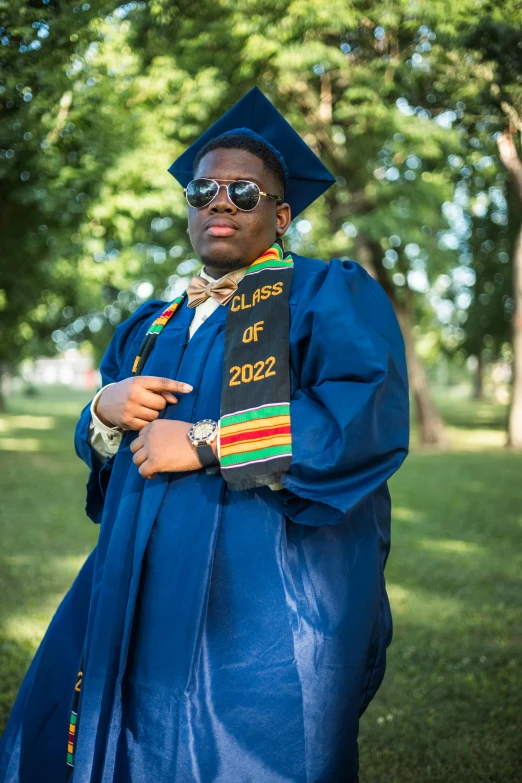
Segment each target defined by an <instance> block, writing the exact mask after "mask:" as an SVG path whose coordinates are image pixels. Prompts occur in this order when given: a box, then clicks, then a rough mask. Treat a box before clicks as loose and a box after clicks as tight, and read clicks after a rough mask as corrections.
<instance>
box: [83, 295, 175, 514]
mask: <svg viewBox="0 0 522 783" xmlns="http://www.w3.org/2000/svg"><path fill="white" fill-rule="evenodd" d="M162 306H163V307H165V302H161V301H159V300H155V299H153V300H151V301H149V302H145V303H144V304H143V305H141V306H140V307H138V309H137V310H136V311H135V312H134V313H133V314H132V315H131V316H130V317H129V318H127V320H126V321H124V322H123V323H122V324H118V326H117V327H116V330H115V333H114V335H113V337H112V340H111V342H110V343H109V347H108V348H107V350H106V351H105V354H104V355H103V359H102V360H101V364H100V373H101V378H102V387H103V386H106V385H107V384H108V383H117V382H118V381H121V380H123V379H124V378H127V377H129V376H130V374H131V369H132V361H133V360H134V356H132V357H131V356H130V353H132V351H131V349H134V348H135V349H136V352H137V351H138V349H139V343H140V341H141V340H142V339H143V336H144V334H145V332H146V330H147V328H148V326H149V324H150V322H151V321H152V320H153V319H154V316H155V315H157V313H158V310H160V309H161V307H162ZM129 362H130V363H129ZM90 424H91V403H90V402H89V403H88V404H87V405H86V406H85V408H84V409H83V410H82V412H81V414H80V419H79V421H78V424H77V425H76V431H75V433H74V447H75V450H76V454H77V455H78V456H79V457H80V459H82V460H83V461H84V462H85V463H86V465H87V467H88V468H89V471H90V473H89V478H88V481H87V502H86V506H85V511H86V514H87V516H88V517H89V518H90V519H92V521H93V522H97V523H99V522H100V521H101V516H102V512H103V502H104V499H105V493H106V490H107V486H108V483H109V479H110V475H111V470H112V465H113V462H114V456H115V455H113V456H112V457H107V458H105V459H104V458H103V456H102V455H100V454H99V453H98V452H97V451H96V449H94V448H93V446H92V445H91V443H90V438H89V426H90Z"/></svg>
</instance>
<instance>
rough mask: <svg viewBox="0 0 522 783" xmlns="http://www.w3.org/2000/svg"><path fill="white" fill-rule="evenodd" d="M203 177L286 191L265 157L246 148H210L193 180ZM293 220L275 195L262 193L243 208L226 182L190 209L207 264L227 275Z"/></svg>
mask: <svg viewBox="0 0 522 783" xmlns="http://www.w3.org/2000/svg"><path fill="white" fill-rule="evenodd" d="M200 177H208V178H209V179H215V180H217V181H218V182H219V183H220V184H221V181H222V180H232V179H248V180H251V181H252V182H255V183H256V184H257V185H258V186H259V188H260V190H262V191H264V192H265V193H271V194H272V195H275V196H281V197H282V195H283V194H282V192H281V186H280V185H279V184H278V182H277V179H276V178H275V176H274V175H273V174H272V173H271V172H270V171H269V170H268V169H267V168H266V167H265V164H264V163H263V161H262V160H261V159H260V158H258V157H257V156H256V155H253V154H252V153H251V152H247V151H246V150H228V149H216V150H212V152H208V153H207V154H206V155H204V156H203V158H201V160H200V162H199V164H198V166H197V169H196V170H195V171H194V179H196V178H200ZM225 184H226V183H225ZM290 219H291V217H290V207H289V205H288V204H280V205H279V206H277V204H276V202H275V201H274V200H273V199H271V198H266V197H264V196H261V199H260V201H259V204H258V205H257V207H256V208H255V209H253V210H251V211H250V212H242V211H241V210H239V209H238V208H237V207H236V206H235V205H234V204H233V203H232V202H231V201H230V199H229V198H228V194H227V191H226V188H224V187H222V188H220V189H219V193H218V195H217V196H216V197H215V199H214V200H213V201H211V203H210V204H209V205H208V206H206V207H202V208H201V209H195V208H194V207H189V208H188V233H189V237H190V241H191V243H192V247H193V248H194V250H195V251H196V253H197V254H198V256H199V257H200V258H201V260H202V261H203V263H204V264H205V266H207V267H212V268H213V269H219V270H223V274H225V273H226V272H228V271H231V270H234V269H239V268H240V267H242V266H247V265H248V264H251V263H252V262H253V261H255V260H256V258H259V256H260V255H261V254H262V253H264V252H265V250H266V249H267V248H269V247H270V246H271V245H272V244H273V243H274V242H275V240H276V238H277V237H279V236H282V235H283V234H284V233H285V231H286V229H287V228H288V225H289V223H290ZM220 227H221V228H220ZM227 229H228V230H227Z"/></svg>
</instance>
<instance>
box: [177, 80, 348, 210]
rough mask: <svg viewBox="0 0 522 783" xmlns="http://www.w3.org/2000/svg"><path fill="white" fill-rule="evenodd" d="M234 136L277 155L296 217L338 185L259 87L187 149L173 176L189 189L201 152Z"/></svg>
mask: <svg viewBox="0 0 522 783" xmlns="http://www.w3.org/2000/svg"><path fill="white" fill-rule="evenodd" d="M230 133H243V134H245V135H246V136H251V137H253V138H257V139H261V140H262V141H264V142H265V144H267V145H268V146H269V147H270V148H271V149H272V151H273V152H274V153H275V154H276V155H277V157H278V158H279V160H280V162H281V164H282V166H283V170H284V172H285V177H286V195H285V200H286V201H287V202H288V203H289V204H290V207H291V209H292V217H293V218H294V217H296V216H297V215H298V214H299V213H300V212H302V211H303V209H306V207H308V206H309V205H310V204H311V203H312V202H313V201H315V199H316V198H318V197H319V196H320V195H321V194H322V193H324V192H325V190H328V188H329V187H330V185H333V183H334V182H335V177H334V176H333V174H331V173H330V172H329V171H328V169H327V168H326V166H325V165H323V163H321V161H320V160H319V158H318V157H317V155H316V154H315V153H314V152H312V150H311V149H310V147H309V146H308V144H306V143H305V142H304V141H303V140H302V138H301V137H300V136H299V134H298V133H296V132H295V130H294V129H293V128H292V126H291V125H290V124H289V123H288V122H287V121H286V120H285V118H284V117H283V115H282V114H280V112H278V110H277V109H276V108H275V106H273V105H272V103H271V102H270V101H269V100H268V98H267V97H266V96H265V95H263V93H262V92H261V90H260V89H259V88H258V87H254V88H253V89H251V90H250V91H249V92H247V94H246V95H245V96H244V97H243V98H241V100H239V101H238V102H237V103H236V104H235V105H234V106H232V108H231V109H229V110H228V111H227V112H226V114H224V115H223V116H222V117H221V119H219V120H218V121H217V122H215V123H214V125H211V127H210V128H209V129H208V130H206V131H205V133H203V135H202V136H200V137H199V139H197V141H195V142H194V143H193V144H192V145H191V146H190V147H189V148H188V149H187V150H185V152H184V153H183V154H182V155H180V157H179V158H178V159H177V160H175V161H174V163H173V164H172V166H171V167H170V168H169V172H170V174H172V176H173V177H175V179H177V180H178V182H179V183H180V184H181V185H182V186H183V187H186V186H187V185H188V183H189V182H190V181H191V180H192V179H193V178H194V177H193V173H192V172H193V167H194V160H195V158H196V155H197V154H198V152H199V150H200V149H202V147H204V146H205V144H206V143H207V142H208V141H210V140H211V139H215V138H217V137H220V136H223V135H225V134H230Z"/></svg>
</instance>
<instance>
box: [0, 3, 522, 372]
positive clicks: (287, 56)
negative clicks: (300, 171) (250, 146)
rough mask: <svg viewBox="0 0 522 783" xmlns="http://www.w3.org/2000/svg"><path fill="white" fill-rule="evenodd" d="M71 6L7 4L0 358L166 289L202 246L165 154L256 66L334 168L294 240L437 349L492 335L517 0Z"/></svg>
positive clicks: (70, 333) (504, 289)
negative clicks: (333, 263) (376, 295)
mask: <svg viewBox="0 0 522 783" xmlns="http://www.w3.org/2000/svg"><path fill="white" fill-rule="evenodd" d="M86 5H89V4H86ZM83 9H84V6H72V7H71V6H68V5H67V4H65V5H63V4H61V5H54V4H53V3H52V2H49V3H47V4H45V5H44V6H43V10H42V9H39V10H37V9H35V8H34V7H33V5H32V4H29V3H22V4H21V5H18V6H17V8H14V6H13V7H12V8H10V10H9V11H8V12H7V13H6V15H5V20H4V21H3V23H2V24H3V33H2V35H3V36H4V38H3V39H2V40H3V41H4V40H5V44H4V45H3V46H2V48H1V49H0V57H1V58H2V60H3V62H2V80H3V81H2V84H1V85H0V89H3V92H2V95H1V102H0V148H1V150H2V152H0V155H3V157H4V160H3V163H5V164H6V165H5V166H4V168H3V169H2V172H1V173H0V198H1V199H2V201H3V202H4V203H5V204H6V208H5V209H4V210H3V212H2V218H1V219H2V221H3V223H2V234H3V235H4V236H7V237H8V239H7V244H6V247H5V250H4V254H5V255H4V260H3V264H2V267H3V268H2V283H1V292H0V327H1V328H2V331H3V335H4V339H3V340H2V347H1V351H0V354H1V356H0V360H3V361H6V360H10V361H16V360H19V359H20V358H22V356H23V355H24V354H31V353H34V352H35V351H41V350H51V347H52V345H53V344H54V345H55V346H56V347H57V348H58V349H63V348H65V347H67V346H70V345H72V344H76V343H80V344H86V345H87V344H89V345H93V346H94V349H95V351H96V353H97V354H98V355H99V353H100V352H101V351H102V349H103V346H104V345H106V343H107V340H108V337H109V333H110V331H111V330H112V328H113V326H114V325H115V324H116V323H117V322H118V321H119V320H121V319H122V318H125V317H126V316H127V315H128V313H129V312H132V310H133V309H134V308H135V307H136V306H137V305H138V304H139V302H140V301H142V300H143V298H147V297H148V296H151V295H154V296H157V297H160V298H165V299H168V298H169V297H172V296H174V295H176V293H177V292H178V291H179V288H180V287H181V286H183V284H184V280H185V278H186V277H187V276H188V275H190V274H192V273H193V272H194V270H195V269H197V259H194V256H193V251H192V250H191V248H190V245H189V243H188V238H187V236H186V233H185V226H186V212H185V204H184V201H183V197H182V194H181V191H180V189H179V187H178V186H177V184H176V183H175V182H174V181H173V180H172V178H171V177H170V175H169V174H168V173H167V168H168V166H169V164H170V163H171V161H172V160H173V159H174V158H175V157H176V156H177V155H178V154H179V153H180V152H181V151H182V150H183V149H184V148H185V147H186V145H187V144H189V143H190V142H192V141H193V140H194V139H195V138H197V136H198V135H199V134H200V133H201V132H202V131H203V130H204V129H205V128H206V127H208V125H209V124H211V123H212V122H213V121H214V120H215V119H217V117H219V116H220V114H221V113H222V112H223V111H225V110H226V109H227V108H228V107H229V106H230V105H231V104H232V103H233V102H234V101H235V100H236V99H238V98H239V97H240V96H241V95H242V94H244V92H245V91H246V90H247V89H249V88H250V87H251V86H252V85H253V84H258V85H259V86H260V87H261V88H262V89H263V90H264V91H265V92H266V94H267V95H268V96H269V97H270V98H271V99H272V100H273V101H274V103H275V104H276V105H277V106H278V108H280V109H281V110H282V111H283V112H284V113H285V115H286V116H287V117H288V119H289V121H290V122H292V124H293V125H294V126H295V127H296V129H297V130H298V131H299V132H301V133H302V135H303V137H304V138H305V140H306V141H307V142H308V143H309V144H310V145H311V146H312V147H313V148H314V149H315V150H316V151H317V152H318V154H319V155H320V156H321V157H322V158H323V160H324V161H325V162H326V163H327V165H329V166H330V167H331V168H332V171H334V173H335V174H336V176H337V178H338V180H337V185H336V186H334V187H333V188H331V189H330V191H329V192H328V193H327V194H326V195H325V196H323V197H322V198H321V199H319V200H318V202H317V203H316V204H315V205H314V206H312V207H311V208H310V209H309V210H308V211H307V213H306V215H303V216H302V217H301V219H300V220H298V221H296V223H295V224H294V225H293V226H292V228H291V230H290V232H289V246H291V247H292V248H293V249H295V250H297V251H300V252H304V253H308V254H312V255H318V256H320V257H323V258H330V257H331V256H333V255H338V256H341V257H355V258H356V259H358V260H359V261H361V262H362V263H367V262H368V259H369V261H370V262H371V265H373V271H374V272H375V273H376V274H377V277H378V279H379V280H380V282H381V283H382V284H383V286H384V287H385V289H386V290H387V292H388V293H389V295H390V296H391V297H392V298H393V299H395V300H396V301H397V302H399V303H401V302H402V303H408V306H410V307H411V306H413V307H414V309H415V318H416V321H417V323H418V324H419V325H420V328H421V329H422V330H433V329H436V330H438V331H439V334H440V344H441V345H442V346H444V347H445V348H446V349H448V350H454V349H455V348H456V347H458V346H459V345H462V344H463V345H464V347H465V348H466V350H468V351H470V352H476V351H477V350H478V348H477V346H480V345H483V344H484V336H485V335H489V337H488V338H487V341H489V342H488V344H489V345H490V346H491V347H492V348H494V349H495V350H497V348H498V349H499V348H500V346H502V345H503V344H504V343H505V341H506V340H507V339H508V337H509V334H508V332H509V329H510V308H512V300H511V279H510V278H511V272H510V264H509V257H510V249H511V244H512V241H513V233H514V229H513V221H511V222H509V221H508V218H509V197H508V194H506V185H505V179H504V175H503V173H502V167H501V165H500V164H499V161H498V157H497V156H496V154H495V134H496V132H497V131H498V130H500V129H503V128H505V127H506V114H505V103H506V101H507V102H511V103H512V104H513V105H516V106H518V105H519V102H520V84H519V81H518V75H517V74H519V72H520V70H519V69H518V66H519V64H520V48H519V47H518V43H517V41H518V40H519V31H520V22H519V19H518V16H517V12H516V8H515V5H514V4H513V3H512V2H511V0H503V2H502V3H501V4H500V5H495V6H491V7H490V6H487V7H482V10H481V16H479V17H477V9H476V5H475V3H473V2H471V0H467V1H466V2H463V3H459V6H458V8H456V9H455V8H452V10H451V13H449V11H448V5H447V3H445V2H435V3H430V4H427V3H425V4H418V6H416V7H415V8H414V9H412V7H411V4H410V3H409V2H408V3H407V2H404V1H403V2H399V3H398V4H394V5H391V4H390V3H388V2H380V3H377V4H375V3H369V2H363V3H346V2H333V3H329V4H325V3H323V2H319V0H293V2H290V0H286V1H282V0H248V2H246V3H242V4H241V5H240V6H238V5H237V3H233V2H232V1H231V0H217V1H214V2H208V0H204V2H201V3H187V2H177V3H172V2H170V0H168V1H167V0H154V2H149V3H145V2H130V3H127V4H125V5H121V6H116V5H115V4H111V3H103V2H100V1H99V0H98V1H97V2H94V3H91V4H90V6H89V7H88V8H87V10H83ZM488 14H489V16H488ZM42 16H43V17H45V18H42ZM72 31H74V32H72ZM517 36H518V37H517ZM35 46H36V47H38V46H39V48H34V47H35ZM32 47H33V48H32ZM29 96H31V97H29ZM517 102H518V103H517ZM493 191H494V192H493ZM477 205H478V212H477ZM495 221H496V222H495ZM481 232H482V233H481ZM484 247H486V248H488V247H489V248H492V249H490V250H484ZM505 258H507V262H508V263H505V262H504V259H505ZM4 267H5V269H4ZM500 276H502V281H500ZM22 280H23V286H22V285H20V281H22ZM499 281H500V282H499ZM491 287H493V288H491ZM488 291H489V293H488ZM484 295H485V296H486V297H487V298H488V301H487V302H486V301H485V298H484ZM481 297H482V298H481ZM484 308H485V310H486V313H484V312H483V310H484ZM51 333H52V334H53V341H51V340H50V335H51Z"/></svg>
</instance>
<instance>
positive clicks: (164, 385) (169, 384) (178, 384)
mask: <svg viewBox="0 0 522 783" xmlns="http://www.w3.org/2000/svg"><path fill="white" fill-rule="evenodd" d="M142 380H143V381H144V385H145V388H147V389H149V390H150V391H154V392H181V393H183V392H185V393H187V392H191V391H192V389H193V387H192V386H191V385H190V383H183V382H182V381H173V380H172V379H171V378H160V377H157V376H155V375H148V376H146V377H144V378H142Z"/></svg>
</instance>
